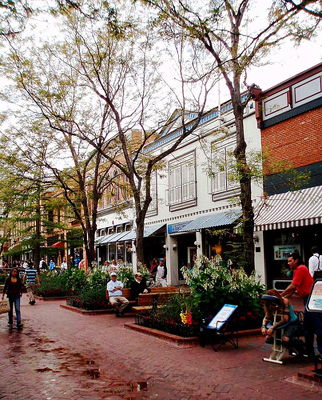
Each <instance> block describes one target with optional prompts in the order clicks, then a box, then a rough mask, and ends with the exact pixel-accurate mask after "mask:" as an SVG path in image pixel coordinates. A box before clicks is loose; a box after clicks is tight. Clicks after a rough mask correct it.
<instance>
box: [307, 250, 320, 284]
mask: <svg viewBox="0 0 322 400" xmlns="http://www.w3.org/2000/svg"><path fill="white" fill-rule="evenodd" d="M311 252H312V254H313V255H312V257H310V259H309V271H310V274H311V276H312V277H313V275H314V272H315V271H317V270H322V256H320V254H319V253H318V248H317V247H316V246H313V247H312V248H311Z"/></svg>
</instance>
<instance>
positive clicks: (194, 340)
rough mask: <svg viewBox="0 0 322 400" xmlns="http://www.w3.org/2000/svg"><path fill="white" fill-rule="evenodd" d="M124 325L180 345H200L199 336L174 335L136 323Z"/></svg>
mask: <svg viewBox="0 0 322 400" xmlns="http://www.w3.org/2000/svg"><path fill="white" fill-rule="evenodd" d="M124 327H125V328H127V329H132V330H134V331H137V332H141V333H145V334H146V335H150V336H155V337H157V338H159V339H162V340H165V341H167V342H170V343H173V344H175V345H176V346H178V347H193V346H199V337H197V336H192V337H188V338H184V337H181V336H177V335H173V334H171V333H166V332H162V331H158V330H157V329H152V328H147V327H145V326H140V325H136V324H135V323H127V324H124Z"/></svg>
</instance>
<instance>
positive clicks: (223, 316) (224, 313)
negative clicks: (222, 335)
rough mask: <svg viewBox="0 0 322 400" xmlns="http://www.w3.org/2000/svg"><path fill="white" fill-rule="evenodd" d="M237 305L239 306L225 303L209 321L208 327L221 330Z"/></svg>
mask: <svg viewBox="0 0 322 400" xmlns="http://www.w3.org/2000/svg"><path fill="white" fill-rule="evenodd" d="M237 307H238V306H234V305H232V304H225V305H224V306H223V307H222V309H221V310H220V311H218V313H217V314H216V315H215V316H214V318H213V319H212V320H211V321H210V322H209V324H208V326H207V328H211V329H217V330H218V331H219V330H220V328H221V327H222V326H223V325H224V323H225V322H227V320H228V318H229V317H230V316H231V314H232V313H233V312H234V311H235V310H236V308H237Z"/></svg>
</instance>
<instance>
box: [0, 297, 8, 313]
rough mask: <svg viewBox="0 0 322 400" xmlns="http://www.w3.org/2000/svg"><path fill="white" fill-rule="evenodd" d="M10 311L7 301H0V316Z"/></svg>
mask: <svg viewBox="0 0 322 400" xmlns="http://www.w3.org/2000/svg"><path fill="white" fill-rule="evenodd" d="M9 311H10V305H9V300H0V314H4V313H6V312H9Z"/></svg>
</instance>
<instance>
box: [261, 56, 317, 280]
mask: <svg viewBox="0 0 322 400" xmlns="http://www.w3.org/2000/svg"><path fill="white" fill-rule="evenodd" d="M256 91H257V93H254V95H255V97H256V105H255V108H256V119H257V123H258V127H259V128H260V129H261V141H262V150H263V154H264V176H265V177H264V192H265V195H264V198H263V201H262V203H261V204H260V205H259V207H257V209H256V213H257V214H256V230H257V232H255V237H256V240H257V244H256V246H257V249H260V253H261V254H260V255H257V264H258V263H261V262H262V263H264V264H265V281H266V283H267V284H268V287H276V288H282V287H284V286H286V285H287V284H288V283H289V281H290V279H291V276H290V273H289V272H288V268H287V255H288V254H289V253H290V252H292V251H294V250H297V251H299V252H300V254H301V255H302V258H303V261H304V262H305V263H306V265H307V262H308V259H309V257H310V256H311V252H310V249H311V247H312V246H313V245H315V246H318V247H319V248H320V251H321V252H322V141H321V138H322V123H321V121H322V63H321V64H319V65H316V66H314V67H312V68H310V69H309V70H306V71H303V72H302V73H300V74H298V75H296V76H294V77H292V78H290V79H288V80H287V81H285V82H282V83H280V84H278V85H276V86H274V87H273V88H270V89H268V90H266V91H263V92H262V91H260V90H258V89H256ZM262 249H264V251H262ZM257 251H258V250H257ZM258 252H259V251H258Z"/></svg>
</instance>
